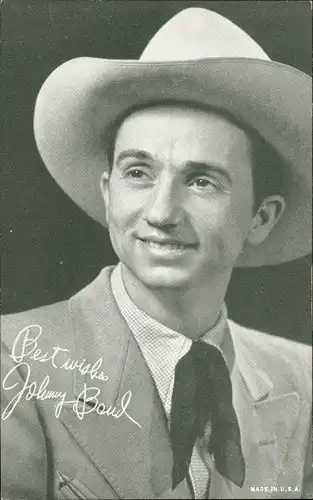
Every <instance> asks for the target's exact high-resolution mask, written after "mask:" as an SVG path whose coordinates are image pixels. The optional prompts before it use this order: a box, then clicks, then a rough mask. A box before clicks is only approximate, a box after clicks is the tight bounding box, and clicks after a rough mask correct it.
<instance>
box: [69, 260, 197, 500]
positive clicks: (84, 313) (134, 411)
mask: <svg viewBox="0 0 313 500" xmlns="http://www.w3.org/2000/svg"><path fill="white" fill-rule="evenodd" d="M109 279H110V269H108V268H106V269H105V270H104V271H103V272H102V273H101V275H100V276H99V277H98V278H97V279H96V280H95V281H94V282H93V283H92V284H91V285H89V286H88V287H87V288H85V289H84V290H82V291H81V292H79V293H78V294H77V295H76V296H75V297H73V298H72V299H71V301H70V310H71V317H72V322H73V336H74V339H75V344H74V347H73V349H74V351H75V359H76V360H81V359H83V358H85V359H86V361H87V362H89V363H91V364H93V363H95V362H96V361H97V360H98V359H100V358H101V359H102V360H103V361H102V366H101V368H100V370H99V372H100V371H103V373H104V375H106V376H107V377H108V380H107V381H100V380H98V379H96V378H94V379H93V380H91V379H90V376H89V375H88V374H87V375H81V374H77V373H76V376H75V377H74V388H73V397H74V398H75V399H76V398H78V397H80V399H81V403H80V404H79V406H78V412H79V414H80V416H82V414H81V413H80V412H82V410H84V409H85V411H88V412H89V413H87V414H86V415H85V416H84V417H83V418H82V419H81V418H78V416H77V415H76V413H75V412H74V411H73V410H72V408H70V409H67V410H66V409H64V410H63V412H62V413H61V417H60V419H61V420H62V422H63V424H64V425H65V426H66V427H67V429H68V430H69V432H70V433H71V434H72V436H73V437H74V438H75V439H76V440H77V441H78V443H79V444H80V446H81V447H82V448H83V450H84V451H85V452H86V453H87V454H88V456H89V458H90V460H91V461H92V462H93V464H94V465H95V466H96V467H97V468H98V470H99V471H100V472H101V473H102V474H103V476H104V477H105V478H106V480H107V481H108V482H109V483H110V485H111V487H112V488H113V489H114V490H115V491H116V493H117V495H118V496H119V497H121V498H158V497H160V498H162V497H163V498H190V496H189V492H188V489H187V485H186V483H185V482H184V483H182V484H181V485H180V488H177V489H176V490H175V491H174V492H172V490H171V468H172V451H171V445H170V441H169V436H168V431H167V421H166V417H165V414H164V411H163V408H162V405H161V402H160V399H159V396H158V393H157V390H156V388H155V385H154V382H153V379H152V377H151V374H150V372H149V369H148V368H147V365H146V363H145V361H144V359H143V356H142V354H141V351H140V349H139V347H138V345H137V343H136V341H135V340H134V338H133V336H132V334H131V332H130V330H129V329H128V327H127V325H126V323H125V321H124V319H123V317H122V316H121V315H120V313H119V311H118V309H117V306H116V304H115V301H114V298H113V296H112V294H111V289H110V285H109ZM85 385H86V386H87V387H88V388H93V389H91V390H88V392H87V393H85V394H84V392H83V390H84V386H85ZM96 393H97V400H96V399H95V397H94V395H95V394H96ZM86 396H87V397H86ZM88 399H89V401H88ZM86 401H87V403H86ZM127 402H128V405H127V407H126V409H125V411H124V413H123V412H121V410H122V409H123V405H124V407H125V406H126V404H127ZM98 403H101V404H102V403H103V404H104V405H105V406H106V409H107V408H111V410H112V409H113V411H114V414H115V415H116V416H117V418H114V416H109V415H105V414H104V415H99V414H98V413H97V411H96V410H97V404H98ZM95 404H96V406H95ZM98 410H99V411H100V412H102V411H105V408H104V407H103V405H102V406H99V404H98ZM119 413H122V414H121V415H120V414H119Z"/></svg>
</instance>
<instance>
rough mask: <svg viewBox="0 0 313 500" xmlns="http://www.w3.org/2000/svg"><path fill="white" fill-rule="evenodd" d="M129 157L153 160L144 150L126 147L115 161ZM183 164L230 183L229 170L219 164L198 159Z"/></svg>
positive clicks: (188, 168) (187, 167) (189, 168)
mask: <svg viewBox="0 0 313 500" xmlns="http://www.w3.org/2000/svg"><path fill="white" fill-rule="evenodd" d="M129 157H131V158H136V159H138V160H143V161H144V160H150V161H155V159H154V158H153V156H152V155H150V154H149V153H147V152H146V151H143V150H140V149H126V150H125V151H122V152H121V153H119V154H118V156H117V158H116V161H115V163H116V164H118V163H119V162H121V161H122V160H124V159H125V158H129ZM184 166H185V167H186V169H187V170H192V171H197V170H201V171H204V170H205V171H207V172H213V173H216V174H219V175H221V176H222V177H224V178H225V179H226V181H227V182H228V183H229V184H232V179H231V177H230V175H229V172H228V171H227V170H226V169H225V168H224V167H222V166H220V165H214V164H211V163H206V162H200V161H187V162H186V163H185V165H184Z"/></svg>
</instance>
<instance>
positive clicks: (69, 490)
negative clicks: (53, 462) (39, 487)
mask: <svg viewBox="0 0 313 500" xmlns="http://www.w3.org/2000/svg"><path fill="white" fill-rule="evenodd" d="M57 479H58V498H59V500H61V499H64V500H97V497H96V496H95V494H94V493H92V491H90V490H89V489H88V488H87V486H85V485H84V484H83V483H82V482H81V481H79V480H78V479H77V478H76V477H68V476H66V475H65V474H62V472H60V471H57Z"/></svg>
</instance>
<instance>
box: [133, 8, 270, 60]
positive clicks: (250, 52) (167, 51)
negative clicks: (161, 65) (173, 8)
mask: <svg viewBox="0 0 313 500" xmlns="http://www.w3.org/2000/svg"><path fill="white" fill-rule="evenodd" d="M237 57H241V58H242V57H243V58H254V59H263V60H269V57H268V55H267V54H266V53H265V52H264V50H263V49H262V48H261V47H260V46H259V45H258V44H257V43H256V42H255V41H254V40H253V39H252V38H251V37H250V36H249V35H248V34H247V33H246V32H245V31H243V30H242V29H241V28H239V26H237V25H236V24H234V23H233V22H232V21H230V20H229V19H227V18H225V17H223V16H221V15H220V14H217V13H216V12H213V11H210V10H207V9H202V8H194V7H192V8H189V9H185V10H183V11H181V12H179V13H178V14H177V15H176V16H174V17H173V18H172V19H170V20H169V21H168V22H167V23H165V24H164V25H163V26H162V27H161V28H160V29H159V31H158V32H157V33H156V34H155V35H154V36H153V38H152V39H151V40H150V42H149V43H148V45H147V46H146V48H145V50H144V52H143V53H142V55H141V57H140V60H141V61H183V60H185V61H186V60H192V59H195V60H197V59H207V58H214V59H217V58H237Z"/></svg>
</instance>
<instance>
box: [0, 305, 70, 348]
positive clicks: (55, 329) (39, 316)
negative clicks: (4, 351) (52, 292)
mask: <svg viewBox="0 0 313 500" xmlns="http://www.w3.org/2000/svg"><path fill="white" fill-rule="evenodd" d="M68 311H69V301H68V300H64V301H62V302H56V303H55V304H50V305H47V306H43V307H38V308H36V309H29V310H27V311H23V312H18V313H13V314H6V315H3V316H1V340H2V341H3V342H4V344H6V346H7V347H11V345H12V344H13V342H14V340H15V338H16V336H17V335H18V334H19V333H20V332H21V330H23V329H26V328H27V327H31V326H37V325H38V326H39V327H41V329H42V331H43V332H49V335H47V337H50V338H54V342H55V341H56V338H58V337H59V335H60V334H61V336H63V332H64V331H66V329H67V328H68V327H69V325H70V317H69V312H68Z"/></svg>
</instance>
